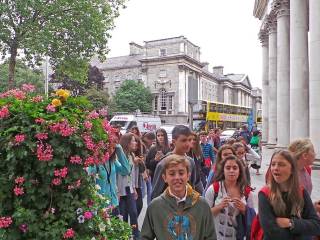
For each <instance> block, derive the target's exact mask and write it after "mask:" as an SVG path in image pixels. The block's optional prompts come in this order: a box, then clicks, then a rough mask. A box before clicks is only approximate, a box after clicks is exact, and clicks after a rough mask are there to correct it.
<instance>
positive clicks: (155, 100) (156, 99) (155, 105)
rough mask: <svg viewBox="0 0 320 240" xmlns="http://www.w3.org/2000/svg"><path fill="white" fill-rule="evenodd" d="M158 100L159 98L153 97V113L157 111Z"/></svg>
mask: <svg viewBox="0 0 320 240" xmlns="http://www.w3.org/2000/svg"><path fill="white" fill-rule="evenodd" d="M158 99H159V97H158V96H155V97H154V102H153V103H154V105H153V109H154V110H155V111H157V110H158Z"/></svg>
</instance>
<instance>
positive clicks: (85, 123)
mask: <svg viewBox="0 0 320 240" xmlns="http://www.w3.org/2000/svg"><path fill="white" fill-rule="evenodd" d="M84 127H85V128H86V129H88V130H90V129H91V128H92V123H91V122H89V121H85V122H84Z"/></svg>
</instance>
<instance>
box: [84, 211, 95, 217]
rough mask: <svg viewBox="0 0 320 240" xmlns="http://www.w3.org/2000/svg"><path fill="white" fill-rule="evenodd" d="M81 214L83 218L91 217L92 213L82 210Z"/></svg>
mask: <svg viewBox="0 0 320 240" xmlns="http://www.w3.org/2000/svg"><path fill="white" fill-rule="evenodd" d="M83 216H84V218H85V219H91V218H92V217H93V214H92V212H90V211H86V212H84V214H83Z"/></svg>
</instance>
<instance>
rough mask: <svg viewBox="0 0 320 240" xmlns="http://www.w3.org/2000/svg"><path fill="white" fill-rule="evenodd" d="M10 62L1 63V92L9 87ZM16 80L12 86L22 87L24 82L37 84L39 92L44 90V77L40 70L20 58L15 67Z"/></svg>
mask: <svg viewBox="0 0 320 240" xmlns="http://www.w3.org/2000/svg"><path fill="white" fill-rule="evenodd" d="M8 67H9V62H8V61H7V62H5V63H3V64H1V65H0V92H4V91H5V90H6V88H7V82H6V80H7V79H8V76H9V72H8ZM15 76H16V81H15V84H14V85H13V86H12V87H15V88H16V87H20V86H21V85H22V84H24V83H28V84H32V85H34V86H36V89H37V91H38V92H43V89H44V77H43V75H42V72H41V71H40V70H35V69H31V68H29V67H28V66H26V65H25V64H24V63H23V62H22V61H20V60H18V61H17V63H16V68H15Z"/></svg>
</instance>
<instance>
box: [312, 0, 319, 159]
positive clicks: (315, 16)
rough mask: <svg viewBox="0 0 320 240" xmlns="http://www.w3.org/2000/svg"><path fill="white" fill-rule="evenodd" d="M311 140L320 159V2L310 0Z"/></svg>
mask: <svg viewBox="0 0 320 240" xmlns="http://www.w3.org/2000/svg"><path fill="white" fill-rule="evenodd" d="M309 14H310V18H309V19H310V21H309V23H310V24H309V26H310V28H309V29H310V33H309V37H310V40H309V47H310V49H309V50H310V58H309V60H310V63H309V64H310V66H309V70H310V71H309V73H310V81H309V84H310V86H309V94H310V138H311V141H312V142H313V144H314V150H315V151H316V154H317V158H318V159H319V158H320V67H319V63H320V28H319V26H320V1H319V0H309Z"/></svg>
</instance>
